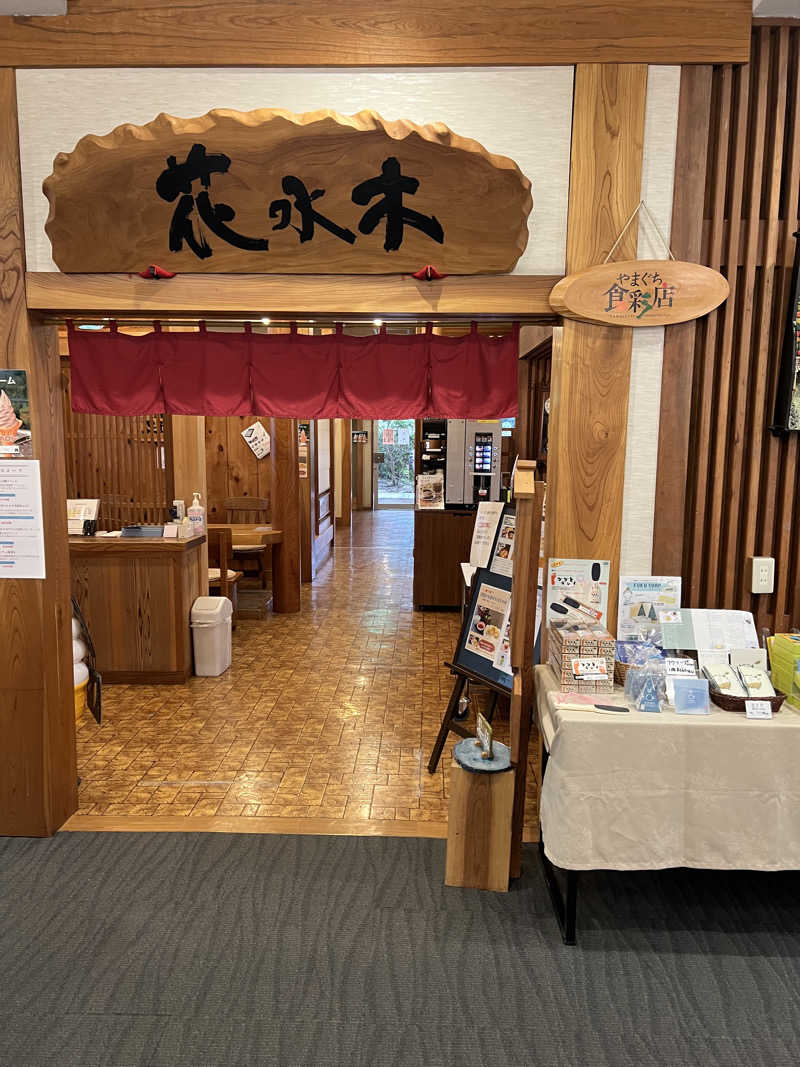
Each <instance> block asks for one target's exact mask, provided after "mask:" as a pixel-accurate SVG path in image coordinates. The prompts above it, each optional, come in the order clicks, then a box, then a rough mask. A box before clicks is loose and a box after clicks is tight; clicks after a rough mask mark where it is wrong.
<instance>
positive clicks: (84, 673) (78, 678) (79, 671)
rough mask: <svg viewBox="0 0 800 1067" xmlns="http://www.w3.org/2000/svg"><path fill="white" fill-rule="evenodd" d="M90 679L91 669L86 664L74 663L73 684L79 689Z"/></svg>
mask: <svg viewBox="0 0 800 1067" xmlns="http://www.w3.org/2000/svg"><path fill="white" fill-rule="evenodd" d="M88 678H89V668H88V667H87V666H86V664H85V663H73V664H72V684H73V686H75V687H76V688H77V686H79V685H83V683H84V682H85V681H87V680H88Z"/></svg>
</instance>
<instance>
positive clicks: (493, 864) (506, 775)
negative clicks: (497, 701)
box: [444, 742, 514, 893]
mask: <svg viewBox="0 0 800 1067" xmlns="http://www.w3.org/2000/svg"><path fill="white" fill-rule="evenodd" d="M471 743H472V742H470V744H471ZM450 766H451V773H450V799H449V802H448V810H447V860H446V863H445V874H444V884H445V885H453V886H463V887H465V888H467V889H493V890H494V891H495V892H498V893H506V892H508V865H509V844H510V841H509V834H508V827H509V823H510V822H511V810H512V807H513V804H514V775H513V774H512V773H511V772H510V771H509V770H508V769H506V770H505V771H500V772H498V773H496V774H481V773H479V772H477V771H467V770H464V768H463V767H460V766H459V765H458V763H456V761H455V760H453V761H452V763H451V764H450Z"/></svg>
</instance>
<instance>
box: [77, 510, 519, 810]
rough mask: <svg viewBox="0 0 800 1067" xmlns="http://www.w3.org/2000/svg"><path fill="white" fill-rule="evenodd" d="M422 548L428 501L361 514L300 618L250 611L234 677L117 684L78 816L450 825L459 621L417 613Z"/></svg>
mask: <svg viewBox="0 0 800 1067" xmlns="http://www.w3.org/2000/svg"><path fill="white" fill-rule="evenodd" d="M412 549H413V512H411V511H405V510H403V511H400V510H386V511H377V512H357V513H356V514H355V515H354V522H353V529H352V532H351V533H349V534H348V533H344V534H343V535H342V534H341V532H340V531H337V545H336V549H335V551H334V555H333V557H332V558H331V559H330V560H329V561H328V562H327V563H326V564H325V565H324V566H323V568H322V569H321V571H320V572H319V573H318V575H317V577H316V578H315V581H314V583H313V585H304V586H303V593H302V611H301V613H300V614H298V615H274V614H272V613H270V614H269V616H268V618H266V619H264V620H242V621H240V622H239V625H238V626H237V628H236V631H235V632H234V636H233V666H232V668H231V670H229V671H228V672H226V673H225V674H224V675H222V676H221V677H220V678H194V679H191V680H190V681H189V683H188V684H186V685H182V686H111V687H107V688H106V689H105V692H104V712H103V724H102V726H98V725H97V724H96V723H95V721H94V719H93V718H92V717H91V715H89V714H88V713H84V715H83V717H82V718H81V720H80V722H79V724H78V768H79V773H80V776H81V786H80V799H79V811H78V814H79V815H87V814H92V815H108V816H112V815H116V816H127V815H140V816H141V815H171V816H186V817H187V818H191V817H194V816H214V815H227V816H285V817H295V818H297V817H300V818H313V817H321V818H329V819H330V818H334V819H339V818H344V819H349V820H356V821H358V820H360V821H369V820H382V821H385V820H397V819H404V820H414V821H420V822H424V821H433V822H445V821H446V819H447V782H448V774H449V764H450V757H449V752H450V749H451V748H452V744H448V746H447V748H446V749H445V754H444V756H443V758H442V760H441V762H440V765H439V769H438V770H437V772H436V773H435V774H433V775H430V774H428V771H427V766H426V765H427V761H428V756H429V754H430V750H431V747H432V745H433V741H434V738H435V736H436V732H437V730H438V727H439V723H440V722H441V717H442V713H443V710H444V707H445V704H446V702H447V698H448V695H449V693H450V690H451V687H452V678H451V676H450V674H449V672H448V671H447V669H446V668H444V667H443V661H444V660H445V659H449V658H450V657H451V656H452V654H453V651H454V648H455V644H456V641H457V638H458V631H459V616H458V615H457V614H456V613H448V612H415V611H414V610H413V608H412V605H411V581H412V567H413V558H412ZM496 735H497V737H498V738H500V739H501V740H504V739H507V722H504V721H502V720H496ZM452 740H453V741H456V740H457V738H455V737H453V738H452ZM532 794H533V790H529V797H530V800H529V810H528V812H527V820H526V821H527V822H528V823H529V830H530V829H533V828H535V826H536V823H537V812H536V809H535V802H534V800H533V796H532Z"/></svg>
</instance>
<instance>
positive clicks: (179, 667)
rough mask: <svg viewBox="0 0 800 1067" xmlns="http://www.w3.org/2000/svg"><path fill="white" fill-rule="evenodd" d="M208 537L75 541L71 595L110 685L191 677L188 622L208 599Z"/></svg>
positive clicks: (71, 544) (71, 541) (72, 545)
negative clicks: (196, 607) (204, 568)
mask: <svg viewBox="0 0 800 1067" xmlns="http://www.w3.org/2000/svg"><path fill="white" fill-rule="evenodd" d="M205 540H206V539H205V537H204V536H201V537H190V538H186V539H185V540H178V539H175V540H173V539H171V538H169V539H166V538H161V537H70V539H69V555H70V568H71V572H72V592H73V595H74V596H75V598H76V600H77V601H78V603H79V604H80V608H81V611H82V612H83V616H84V618H85V619H86V624H87V626H88V627H89V633H90V634H91V637H92V641H93V643H94V646H95V651H96V653H97V669H98V671H99V672H100V674H101V675H102V676H103V681H104V682H110V683H114V682H118V683H139V684H142V685H152V684H157V683H162V682H171V683H182V682H185V681H186V680H187V678H189V677H190V676H191V673H192V638H191V631H190V627H189V616H190V612H191V607H192V604H193V603H194V601H195V599H196V598H197V597H198V596H203V595H205V591H206V588H207V586H206V585H205V580H206V576H205V575H204V574H203V573H202V552H201V548H202V546H203V545H204V544H205Z"/></svg>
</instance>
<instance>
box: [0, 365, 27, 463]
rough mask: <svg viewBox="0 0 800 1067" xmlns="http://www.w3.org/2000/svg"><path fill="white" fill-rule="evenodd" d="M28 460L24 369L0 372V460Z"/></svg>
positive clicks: (25, 376) (25, 378)
mask: <svg viewBox="0 0 800 1067" xmlns="http://www.w3.org/2000/svg"><path fill="white" fill-rule="evenodd" d="M11 456H15V457H17V458H22V459H30V458H31V457H32V456H33V446H32V443H31V409H30V403H29V401H28V378H27V374H26V372H25V371H24V370H5V369H0V457H11Z"/></svg>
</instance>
